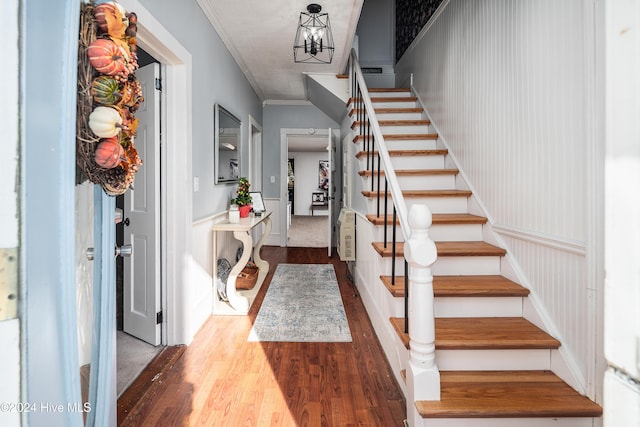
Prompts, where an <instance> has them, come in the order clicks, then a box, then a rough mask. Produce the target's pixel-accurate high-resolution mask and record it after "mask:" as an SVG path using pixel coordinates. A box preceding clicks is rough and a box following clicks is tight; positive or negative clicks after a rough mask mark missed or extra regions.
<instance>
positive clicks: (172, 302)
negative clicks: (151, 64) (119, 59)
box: [120, 0, 193, 345]
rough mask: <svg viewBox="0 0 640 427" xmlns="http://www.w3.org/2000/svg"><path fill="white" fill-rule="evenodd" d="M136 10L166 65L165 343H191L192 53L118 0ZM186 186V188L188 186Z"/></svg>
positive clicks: (151, 48)
mask: <svg viewBox="0 0 640 427" xmlns="http://www.w3.org/2000/svg"><path fill="white" fill-rule="evenodd" d="M120 4H122V6H124V7H125V8H126V9H127V10H128V11H133V12H135V13H136V14H137V15H138V35H137V37H138V44H139V46H140V47H141V48H142V49H144V50H145V51H146V52H148V53H149V54H150V55H152V56H153V57H154V58H156V59H157V60H158V61H159V62H160V63H161V64H162V72H161V75H162V78H163V91H162V95H161V99H162V100H161V103H162V105H163V106H164V108H163V111H162V119H161V121H162V128H161V133H162V136H163V138H162V146H161V148H160V150H161V158H162V160H161V169H162V171H163V173H162V176H161V180H162V189H163V191H162V193H161V209H162V214H161V216H162V218H163V221H162V225H161V228H162V231H161V233H162V235H163V239H162V260H161V263H162V272H161V275H162V285H161V286H162V294H163V295H164V298H163V299H164V301H163V311H164V312H165V313H166V315H165V316H164V318H165V327H164V328H162V335H163V337H162V342H163V343H166V344H167V345H175V344H187V343H189V342H190V341H191V339H192V337H191V336H188V334H189V332H188V328H187V326H188V324H189V320H188V319H187V315H188V313H187V312H186V310H185V307H184V304H185V302H186V297H185V293H186V291H187V289H186V287H184V286H180V285H181V284H182V283H186V282H187V281H188V269H187V259H186V258H187V257H186V256H185V254H187V253H189V252H190V248H191V238H192V237H191V220H192V217H193V215H192V211H193V209H192V197H193V195H192V191H191V188H192V187H191V185H192V182H191V176H192V169H191V152H192V126H191V120H192V114H191V111H192V108H191V106H192V102H191V96H192V95H191V92H192V79H191V75H192V58H191V54H190V53H189V51H188V50H187V49H185V48H184V46H182V44H180V42H178V40H176V39H175V37H173V35H171V33H169V31H168V30H167V29H166V28H164V27H163V26H162V24H160V23H159V22H158V21H157V20H156V19H155V18H154V17H153V15H151V13H150V12H149V11H148V10H147V9H146V8H145V7H144V6H143V5H142V4H141V3H140V1H138V0H120ZM185 190H187V191H185Z"/></svg>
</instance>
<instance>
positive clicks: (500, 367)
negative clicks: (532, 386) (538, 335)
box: [436, 349, 551, 371]
mask: <svg viewBox="0 0 640 427" xmlns="http://www.w3.org/2000/svg"><path fill="white" fill-rule="evenodd" d="M550 360H551V350H549V349H513V350H510V349H495V350H436V363H437V364H438V369H439V370H441V371H505V370H506V371H527V370H550V369H551V362H550Z"/></svg>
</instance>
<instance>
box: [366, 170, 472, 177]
mask: <svg viewBox="0 0 640 427" xmlns="http://www.w3.org/2000/svg"><path fill="white" fill-rule="evenodd" d="M459 172H460V171H459V170H458V169H399V170H396V176H433V175H457V174H458V173H459ZM373 174H374V172H373V171H370V170H363V171H359V172H358V175H360V176H371V175H373ZM377 174H378V173H377V171H376V173H375V175H377ZM384 175H385V173H384V171H383V170H381V171H380V176H384Z"/></svg>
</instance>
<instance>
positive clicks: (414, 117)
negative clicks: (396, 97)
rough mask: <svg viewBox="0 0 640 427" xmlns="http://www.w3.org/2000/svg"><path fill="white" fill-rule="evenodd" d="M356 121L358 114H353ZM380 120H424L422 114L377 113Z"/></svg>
mask: <svg viewBox="0 0 640 427" xmlns="http://www.w3.org/2000/svg"><path fill="white" fill-rule="evenodd" d="M353 117H354V120H357V116H356V114H353ZM376 118H377V119H378V120H423V119H424V116H423V115H422V112H416V113H376Z"/></svg>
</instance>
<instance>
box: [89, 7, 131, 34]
mask: <svg viewBox="0 0 640 427" xmlns="http://www.w3.org/2000/svg"><path fill="white" fill-rule="evenodd" d="M93 17H94V19H95V21H96V25H97V27H98V31H99V32H100V33H103V34H109V35H110V36H111V37H114V38H122V37H123V36H124V32H125V30H126V28H127V26H128V25H129V18H128V17H127V15H126V11H125V10H124V8H123V7H122V6H121V5H120V4H117V3H100V4H99V5H97V6H96V7H95V9H94V10H93Z"/></svg>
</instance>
